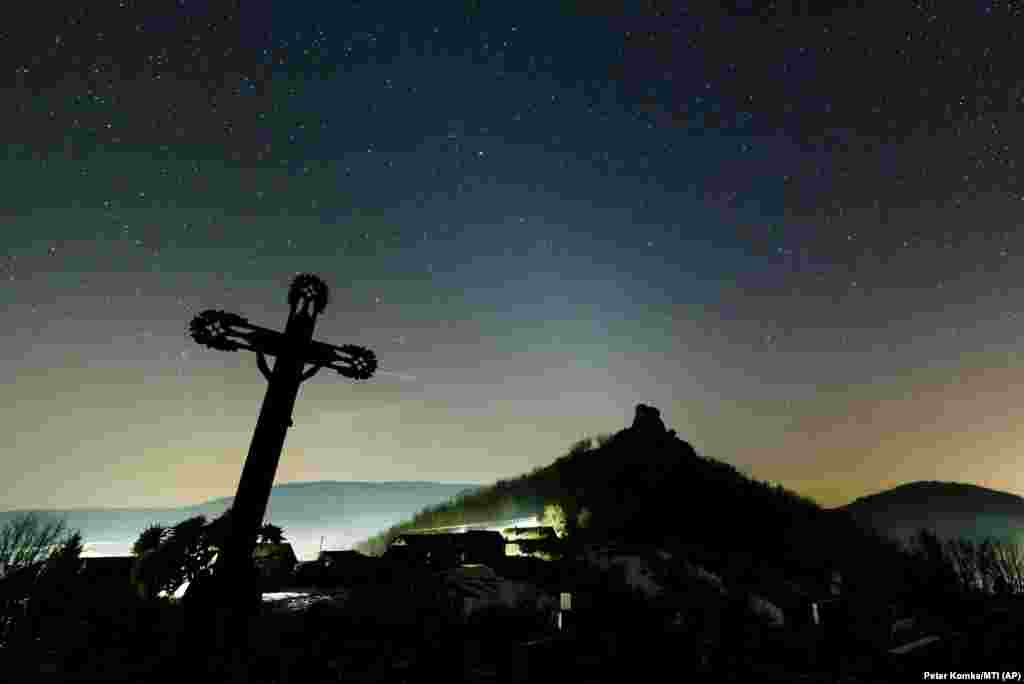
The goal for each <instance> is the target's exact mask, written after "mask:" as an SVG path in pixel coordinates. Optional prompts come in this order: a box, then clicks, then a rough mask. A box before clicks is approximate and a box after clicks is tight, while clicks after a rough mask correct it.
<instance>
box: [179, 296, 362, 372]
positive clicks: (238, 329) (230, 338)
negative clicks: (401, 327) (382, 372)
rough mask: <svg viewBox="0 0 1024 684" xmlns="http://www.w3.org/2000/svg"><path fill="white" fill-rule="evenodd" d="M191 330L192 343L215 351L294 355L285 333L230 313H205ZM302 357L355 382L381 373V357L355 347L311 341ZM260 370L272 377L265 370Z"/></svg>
mask: <svg viewBox="0 0 1024 684" xmlns="http://www.w3.org/2000/svg"><path fill="white" fill-rule="evenodd" d="M189 330H190V333H191V335H192V339H194V340H195V341H196V342H198V343H199V344H201V345H204V346H206V347H210V348H211V349H219V350H221V351H238V350H239V349H247V350H249V351H254V352H257V353H259V354H261V355H267V356H280V355H281V354H283V353H285V352H286V351H292V350H291V349H290V346H289V345H290V342H289V340H288V338H287V336H285V335H284V334H283V333H279V332H277V331H276V330H269V329H267V328H261V327H260V326H258V325H253V324H251V323H249V321H248V320H247V319H245V318H243V317H242V316H239V315H238V314H233V313H229V312H227V311H216V310H213V309H209V310H207V311H203V312H202V313H200V314H199V315H198V316H196V317H195V318H193V319H192V323H191V324H190V325H189ZM299 356H300V357H301V359H302V361H303V362H305V363H310V364H313V365H314V366H317V367H318V368H319V367H323V368H330V369H332V370H334V371H337V373H338V374H339V375H343V376H345V377H346V378H352V379H354V380H367V379H369V378H370V377H372V376H373V374H374V373H375V372H376V371H377V355H376V354H374V353H373V352H372V351H371V350H369V349H367V348H365V347H360V346H357V345H354V344H344V345H341V346H335V345H333V344H325V343H323V342H316V341H310V342H309V343H308V344H307V345H306V346H305V348H304V349H302V350H300V351H299ZM264 363H265V362H264ZM260 370H262V371H264V375H268V373H267V371H266V370H264V369H263V368H262V367H261V368H260Z"/></svg>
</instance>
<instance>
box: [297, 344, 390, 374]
mask: <svg viewBox="0 0 1024 684" xmlns="http://www.w3.org/2000/svg"><path fill="white" fill-rule="evenodd" d="M305 360H306V361H307V362H308V363H312V364H315V365H317V366H323V367H324V368H330V369H332V370H335V371H337V372H338V374H339V375H343V376H345V377H346V378H352V379H354V380H367V379H369V378H370V377H372V376H373V374H374V373H375V372H377V355H376V354H374V353H373V351H371V350H370V349H367V348H365V347H360V346H357V345H354V344H343V345H341V346H334V345H333V344H325V343H323V342H316V341H312V342H310V343H309V347H308V349H307V353H306V355H305Z"/></svg>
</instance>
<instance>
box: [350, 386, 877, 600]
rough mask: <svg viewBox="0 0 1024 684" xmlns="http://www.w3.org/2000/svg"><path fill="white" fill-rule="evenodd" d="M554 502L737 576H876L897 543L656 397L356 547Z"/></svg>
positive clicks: (596, 537) (599, 540)
mask: <svg viewBox="0 0 1024 684" xmlns="http://www.w3.org/2000/svg"><path fill="white" fill-rule="evenodd" d="M549 505H557V506H559V507H560V508H561V509H562V510H563V511H564V513H565V518H566V521H567V532H568V534H567V538H568V539H572V540H574V541H575V542H578V543H580V544H606V543H612V542H625V543H628V544H642V545H647V546H657V547H659V548H662V549H665V550H669V551H681V552H682V553H683V555H685V556H687V557H690V558H692V559H693V560H695V561H698V562H699V563H700V564H701V565H702V566H704V567H706V568H708V569H711V570H713V571H716V572H719V573H722V574H723V575H724V576H726V577H728V578H730V579H731V580H732V581H740V582H744V581H747V580H750V581H757V576H758V575H759V574H764V572H767V568H769V567H770V568H776V569H778V572H780V573H784V574H786V575H788V576H790V577H797V576H806V575H819V576H820V575H821V574H822V573H823V572H827V571H828V569H829V568H843V569H844V570H846V571H847V573H848V574H847V576H849V577H851V578H854V577H860V581H861V582H862V583H863V584H864V585H865V586H869V585H871V584H873V583H876V581H877V577H876V576H875V575H876V572H875V571H876V570H877V568H878V567H880V566H884V565H886V564H887V563H888V562H889V561H892V562H891V563H890V564H889V565H890V566H895V564H896V560H895V557H894V556H893V554H895V553H896V552H897V547H896V546H895V545H894V544H890V543H887V542H886V541H885V540H884V539H882V538H881V537H879V536H877V535H875V534H874V533H873V532H871V531H870V530H868V529H865V528H864V527H862V526H861V525H858V524H857V522H856V520H854V519H853V518H852V516H850V515H849V514H848V513H847V512H845V511H837V510H826V509H823V508H822V507H821V506H819V505H818V504H817V503H816V502H814V501H812V500H810V499H808V498H805V497H802V496H800V495H798V494H795V493H794V492H791V491H789V490H786V489H785V488H783V487H782V486H781V485H772V484H769V483H765V482H759V481H756V480H753V479H750V478H748V477H746V476H745V475H743V474H741V473H740V472H739V471H737V470H736V468H734V467H733V466H731V465H729V464H726V463H723V462H721V461H716V460H714V459H712V458H707V457H704V456H701V455H699V454H697V452H696V451H695V450H694V448H693V447H692V446H691V445H690V444H689V443H688V442H686V441H685V440H683V439H681V438H679V437H678V436H677V435H676V433H675V431H674V430H667V429H666V428H665V425H664V423H663V422H662V420H661V417H660V413H659V412H658V410H657V409H655V408H652V407H649V406H645V405H642V404H641V405H639V406H638V407H637V408H636V414H635V417H634V420H633V423H632V425H630V426H629V427H627V428H625V429H623V430H620V431H619V432H617V433H615V434H613V435H603V436H600V437H597V438H596V439H586V440H582V441H581V442H578V443H577V444H575V445H573V447H572V448H571V449H570V450H569V452H568V453H567V454H566V455H565V456H562V457H561V458H558V459H556V460H555V461H554V462H553V463H551V464H550V465H548V466H544V467H541V468H538V469H536V470H534V471H533V472H531V473H529V474H527V475H523V476H521V477H518V478H515V479H509V480H501V481H499V482H497V483H496V484H494V485H493V486H490V487H484V488H481V489H480V490H479V491H476V492H473V493H467V494H465V495H462V496H460V497H458V498H456V499H454V500H452V501H449V502H447V503H444V504H440V505H436V506H432V507H430V508H428V509H425V510H423V511H420V513H418V514H417V515H416V516H413V517H412V518H411V519H409V520H406V521H404V522H403V523H400V524H399V525H396V526H394V527H393V528H391V529H389V530H387V531H385V532H384V533H382V534H379V535H377V536H375V537H373V538H371V539H368V540H367V541H366V542H363V543H361V544H359V545H358V546H357V549H359V550H361V551H363V552H364V553H369V554H374V555H376V554H380V553H382V552H383V551H384V549H385V548H386V547H387V545H388V543H390V541H391V540H392V539H393V538H394V537H395V536H396V535H397V534H399V533H401V532H402V531H404V530H408V529H417V528H429V527H442V526H449V525H461V524H467V523H480V522H488V521H493V520H500V519H505V518H510V517H520V516H536V515H542V514H543V512H544V510H545V507H546V506H549ZM868 558H871V559H873V561H872V562H870V563H869V562H867V561H866V560H865V559H868ZM855 581H856V580H855Z"/></svg>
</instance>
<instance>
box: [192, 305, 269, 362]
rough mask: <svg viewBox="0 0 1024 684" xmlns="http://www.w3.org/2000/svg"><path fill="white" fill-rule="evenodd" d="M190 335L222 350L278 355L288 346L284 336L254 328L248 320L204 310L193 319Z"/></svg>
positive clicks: (202, 342)
mask: <svg viewBox="0 0 1024 684" xmlns="http://www.w3.org/2000/svg"><path fill="white" fill-rule="evenodd" d="M189 333H190V334H191V335H192V339H193V340H195V341H196V342H198V343H199V344H201V345H203V346H205V347H209V348H211V349H219V350H221V351H238V350H239V349H248V350H249V351H254V352H261V353H263V354H269V355H271V356H278V355H280V354H281V353H282V352H283V351H284V350H285V348H286V347H287V338H286V337H285V336H284V334H283V333H279V332H277V331H276V330H270V329H268V328H261V327H260V326H258V325H253V324H252V323H250V322H249V321H248V319H246V318H243V317H242V316H239V315H238V314H233V313H229V312H227V311H216V310H213V309H208V310H206V311H203V312H202V313H200V314H199V315H198V316H196V317H195V318H193V319H192V323H190V324H189Z"/></svg>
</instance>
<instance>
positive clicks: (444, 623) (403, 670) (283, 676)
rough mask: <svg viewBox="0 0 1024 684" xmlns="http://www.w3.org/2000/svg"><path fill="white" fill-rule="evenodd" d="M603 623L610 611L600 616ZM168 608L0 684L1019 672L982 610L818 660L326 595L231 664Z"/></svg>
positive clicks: (664, 630) (259, 629)
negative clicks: (963, 622)
mask: <svg viewBox="0 0 1024 684" xmlns="http://www.w3.org/2000/svg"><path fill="white" fill-rule="evenodd" d="M609 618H611V619H609ZM187 624H188V623H187V622H186V615H185V613H184V610H183V607H182V606H181V605H180V604H174V603H164V602H161V603H159V604H151V605H147V606H134V607H130V606H123V607H122V608H120V609H118V610H112V611H107V612H106V613H105V614H102V615H96V614H93V615H86V616H83V615H81V614H79V615H77V616H74V614H73V613H72V612H71V611H68V612H67V613H65V614H63V615H58V616H56V617H53V616H51V617H49V618H47V619H46V620H45V621H44V622H42V623H38V624H37V625H36V631H35V632H30V633H27V634H26V633H20V634H16V635H9V636H11V637H12V638H10V639H9V640H8V641H7V643H6V644H5V645H4V646H3V647H0V681H4V682H43V683H47V682H111V683H113V682H133V683H139V682H154V683H159V682H174V683H175V684H182V683H183V682H188V681H190V680H192V681H218V682H232V681H237V682H253V683H259V684H288V683H297V684H298V683H301V684H318V683H320V682H394V683H402V682H408V683H411V682H424V681H431V682H432V681H440V682H474V683H476V682H479V683H484V682H495V683H497V682H549V681H550V682H559V683H575V682H580V683H584V684H585V683H587V682H616V683H619V682H627V683H629V682H646V681H666V677H667V678H669V679H668V681H685V682H762V683H768V684H771V683H774V682H778V683H780V684H781V683H783V682H786V683H789V682H808V683H810V682H814V683H818V682H821V683H825V682H830V683H831V682H848V683H858V682H863V683H883V682H903V681H923V672H924V671H933V672H949V671H960V672H964V671H971V670H973V671H978V672H980V671H991V670H1011V671H1012V670H1020V669H1024V648H1022V646H1024V643H1022V641H1021V636H1022V635H1024V630H1022V628H1021V625H1020V623H1019V621H1018V620H1016V619H1010V618H1007V619H1006V620H1005V621H1003V622H1001V623H1000V622H994V621H993V619H989V618H986V620H985V621H984V624H979V625H977V631H976V632H974V633H972V634H965V633H959V635H957V634H956V633H951V634H945V635H943V639H942V640H941V641H938V642H936V643H934V644H932V645H931V646H930V647H928V648H923V649H920V650H918V651H916V652H915V653H913V654H910V655H909V656H907V657H902V658H900V659H893V658H891V657H888V656H887V655H886V654H885V653H884V652H882V653H880V652H877V651H876V652H874V653H871V652H865V651H863V650H859V651H858V649H855V648H849V649H840V651H845V652H841V653H838V654H833V655H830V654H829V653H831V652H827V651H826V650H825V649H823V648H822V647H821V643H820V642H817V643H816V642H815V640H814V638H813V637H807V636H806V635H805V636H803V637H796V636H794V635H793V634H792V633H786V632H783V631H779V632H776V633H770V632H763V631H762V632H760V633H756V632H754V631H749V630H748V631H742V630H741V631H733V632H727V633H726V634H724V635H723V639H722V640H721V642H720V644H719V645H718V646H717V647H716V648H705V649H702V648H701V647H699V646H698V645H697V643H698V641H699V640H695V639H694V638H693V635H692V634H687V633H683V632H680V631H675V630H673V628H672V627H671V626H665V625H661V626H651V625H645V624H643V623H641V622H638V621H637V620H635V619H633V618H632V617H627V616H622V619H621V620H616V619H615V616H613V615H607V614H606V615H604V616H603V617H600V618H599V617H596V616H595V617H594V618H593V619H591V618H585V617H582V616H579V615H577V616H576V620H575V622H573V621H572V620H570V619H568V618H567V619H566V623H565V629H563V630H558V629H556V628H555V626H554V624H551V623H550V622H548V621H546V620H544V619H541V620H538V619H536V617H535V616H534V617H530V616H526V615H514V614H506V615H497V616H491V617H490V619H487V620H483V619H481V620H477V621H469V622H465V621H462V620H458V619H453V618H452V617H451V616H450V615H449V616H443V615H442V614H441V613H440V612H437V611H433V612H432V611H431V610H429V609H427V608H426V607H425V606H422V605H421V606H410V605H409V604H408V603H407V602H406V600H405V599H403V600H401V601H394V602H392V603H391V604H390V605H386V604H383V603H381V604H374V605H370V606H363V607H362V608H359V609H358V610H357V609H356V607H355V606H353V604H352V603H347V604H346V603H345V602H344V601H337V602H332V601H330V600H325V601H321V602H320V603H315V604H312V605H311V604H309V603H306V604H305V605H292V606H290V607H288V609H284V610H282V604H281V603H279V604H277V605H275V604H271V603H265V604H264V607H263V610H262V612H261V614H260V615H259V616H257V617H254V618H252V619H251V620H250V621H249V624H248V628H247V629H248V635H249V636H248V646H247V648H246V650H245V652H244V653H241V654H240V655H238V656H237V657H235V658H234V662H232V657H231V656H228V655H225V654H224V653H222V652H217V649H216V648H214V647H212V641H211V639H212V637H211V635H210V634H209V633H206V632H202V633H201V632H197V631H195V630H189V629H186V625H187Z"/></svg>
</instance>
